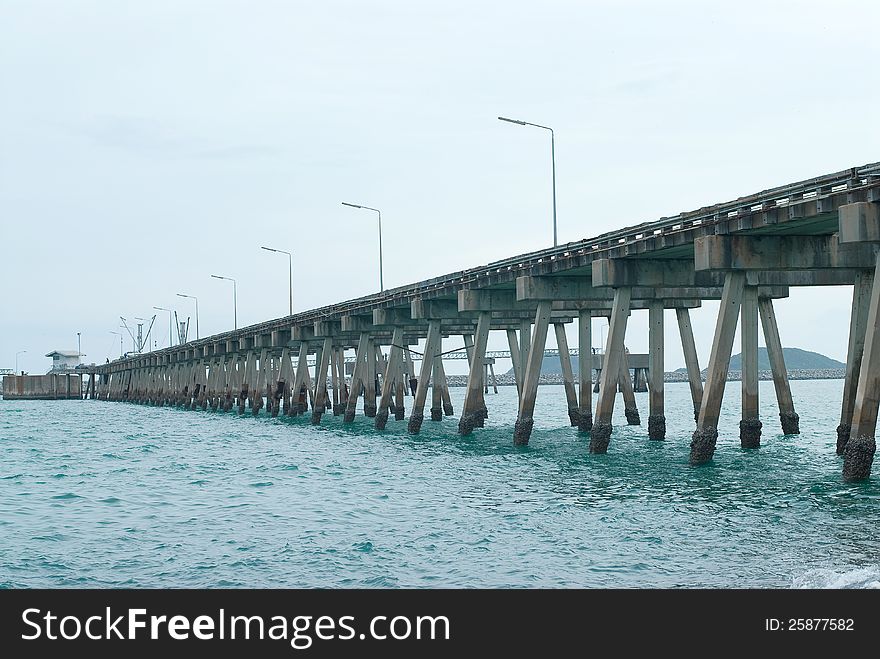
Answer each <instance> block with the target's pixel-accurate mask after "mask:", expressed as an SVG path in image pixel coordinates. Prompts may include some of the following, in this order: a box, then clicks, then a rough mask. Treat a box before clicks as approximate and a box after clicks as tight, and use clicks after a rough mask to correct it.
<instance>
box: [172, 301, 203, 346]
mask: <svg viewBox="0 0 880 659" xmlns="http://www.w3.org/2000/svg"><path fill="white" fill-rule="evenodd" d="M177 297H188V298H190V299H191V300H195V301H196V341H198V340H199V298H197V297H196V296H195V295H186V294H185V293H178V294H177Z"/></svg>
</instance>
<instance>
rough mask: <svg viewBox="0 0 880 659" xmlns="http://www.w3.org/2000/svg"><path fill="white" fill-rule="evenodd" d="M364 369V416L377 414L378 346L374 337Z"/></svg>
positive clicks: (370, 342)
mask: <svg viewBox="0 0 880 659" xmlns="http://www.w3.org/2000/svg"><path fill="white" fill-rule="evenodd" d="M365 361H366V370H365V371H364V416H366V417H369V418H371V419H372V418H373V417H375V416H376V347H375V343H374V342H373V340H372V339H370V341H369V345H368V346H367V352H366V355H365Z"/></svg>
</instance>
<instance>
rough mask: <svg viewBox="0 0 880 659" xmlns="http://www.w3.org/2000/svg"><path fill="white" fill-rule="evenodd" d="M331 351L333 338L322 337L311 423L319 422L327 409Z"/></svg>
mask: <svg viewBox="0 0 880 659" xmlns="http://www.w3.org/2000/svg"><path fill="white" fill-rule="evenodd" d="M332 353H333V339H331V338H330V337H329V336H328V337H326V338H325V339H324V345H323V346H322V348H321V354H320V356H319V359H318V372H317V373H316V375H315V403H314V405H312V425H317V424H319V423H321V416H322V415H323V414H324V411H325V410H326V409H327V404H326V403H327V369H328V368H329V367H330V358H331V356H332Z"/></svg>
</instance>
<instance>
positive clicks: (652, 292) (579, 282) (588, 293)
mask: <svg viewBox="0 0 880 659" xmlns="http://www.w3.org/2000/svg"><path fill="white" fill-rule="evenodd" d="M658 276H659V275H658ZM722 291H723V285H721V286H675V287H673V286H660V287H646V286H634V287H633V288H632V300H633V302H636V301H641V300H648V301H651V302H653V301H655V300H660V299H663V300H676V299H680V300H681V299H683V300H687V299H691V300H720V299H721V292H722ZM758 294H759V295H760V296H761V297H771V298H782V297H788V288H787V287H786V286H767V287H764V286H762V287H761V288H760V290H759V292H758ZM516 298H517V300H520V301H533V303H534V302H536V301H538V300H555V301H558V302H562V303H563V305H562V307H561V308H568V307H566V306H565V303H566V302H577V303H581V302H586V301H593V300H597V301H607V302H610V301H611V300H613V299H614V289H613V288H611V287H609V286H593V279H592V277H590V276H581V277H565V276H560V277H555V276H537V277H536V276H525V277H518V278H517V280H516ZM460 300H461V297H459V307H460V306H461V302H460ZM554 308H556V307H554Z"/></svg>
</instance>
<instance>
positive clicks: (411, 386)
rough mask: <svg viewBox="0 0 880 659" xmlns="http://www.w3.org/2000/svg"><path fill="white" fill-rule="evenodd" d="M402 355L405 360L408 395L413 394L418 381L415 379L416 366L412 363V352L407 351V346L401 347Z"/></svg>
mask: <svg viewBox="0 0 880 659" xmlns="http://www.w3.org/2000/svg"><path fill="white" fill-rule="evenodd" d="M403 356H404V358H405V361H406V377H407V383H406V384H407V391H409V395H410V396H415V395H416V387H417V386H418V384H419V382H418V380H417V379H416V367H415V366H414V365H413V360H412V353H411V352H410V351H409V347H408V346H407V347H406V348H404V349H403Z"/></svg>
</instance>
